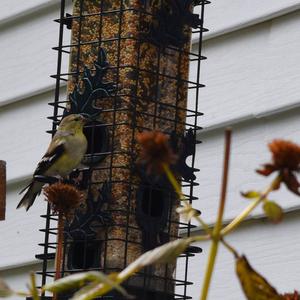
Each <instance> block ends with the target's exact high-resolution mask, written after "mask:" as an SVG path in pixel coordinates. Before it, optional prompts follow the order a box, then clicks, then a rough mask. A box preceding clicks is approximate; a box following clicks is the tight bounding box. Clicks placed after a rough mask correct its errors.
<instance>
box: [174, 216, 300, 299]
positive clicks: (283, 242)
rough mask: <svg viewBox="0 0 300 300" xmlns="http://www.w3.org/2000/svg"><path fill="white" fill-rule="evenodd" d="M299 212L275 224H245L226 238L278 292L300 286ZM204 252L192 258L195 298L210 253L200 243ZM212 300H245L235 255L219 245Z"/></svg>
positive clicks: (179, 270)
mask: <svg viewBox="0 0 300 300" xmlns="http://www.w3.org/2000/svg"><path fill="white" fill-rule="evenodd" d="M299 217H300V213H299V212H297V213H294V214H290V215H288V216H286V218H285V220H284V222H283V223H281V224H279V225H273V224H270V223H269V222H266V221H265V220H256V221H252V222H249V223H247V224H245V226H242V227H241V228H240V229H239V230H238V231H236V232H234V233H233V234H232V235H230V236H229V237H228V238H227V239H226V240H227V241H228V242H229V243H230V244H231V245H232V246H233V247H235V248H236V249H237V250H238V252H239V253H240V254H245V255H246V256H247V258H248V259H249V261H250V263H251V264H252V266H253V268H255V269H256V270H257V271H258V272H259V273H261V274H262V275H263V276H265V277H266V278H267V279H268V281H269V282H270V283H271V284H272V285H273V286H274V287H276V288H277V289H278V291H279V292H281V293H283V292H293V291H294V289H298V290H299V289H300V285H299V273H300V239H299ZM198 246H200V247H202V249H203V253H202V254H201V255H197V256H196V257H195V258H192V259H190V264H189V276H188V279H189V280H191V281H193V282H194V285H193V286H191V287H189V289H188V294H189V295H193V299H194V300H198V299H199V298H200V296H199V295H200V288H201V285H202V280H203V276H204V275H203V274H204V270H205V266H206V261H207V257H208V253H209V244H208V243H201V244H198ZM182 262H183V261H182ZM182 262H181V263H180V261H179V264H178V268H177V274H178V276H179V278H183V276H184V274H182V271H181V270H183V268H181V267H180V265H182ZM208 299H209V300H243V299H245V296H243V294H242V291H241V288H240V284H239V282H238V280H237V277H236V275H235V268H234V259H233V256H232V254H230V253H229V252H228V250H226V249H224V248H223V246H221V247H220V251H219V255H218V257H217V262H216V268H215V271H214V275H213V280H212V283H211V288H210V292H209V297H208Z"/></svg>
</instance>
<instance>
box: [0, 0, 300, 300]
mask: <svg viewBox="0 0 300 300" xmlns="http://www.w3.org/2000/svg"><path fill="white" fill-rule="evenodd" d="M51 1H52V0H51ZM51 1H47V0H38V1H37V0H26V1H23V2H22V3H21V4H20V3H19V2H20V1H19V0H1V3H0V8H1V9H0V44H1V54H0V63H1V69H0V82H1V95H0V128H2V129H4V130H2V131H0V140H1V147H0V159H4V160H6V161H7V167H8V180H9V185H8V209H7V220H6V221H5V222H1V226H0V236H1V237H4V238H3V239H2V242H1V246H0V257H1V261H0V270H5V269H10V268H15V267H16V266H22V265H27V264H32V263H33V262H34V261H35V259H34V255H35V254H37V253H40V251H41V249H40V247H38V246H37V244H38V243H40V242H42V241H43V234H42V233H40V232H38V229H39V228H41V227H43V226H44V223H43V220H42V219H41V218H40V217H39V215H40V214H41V213H43V212H44V210H45V203H44V201H42V197H41V198H40V199H38V200H37V204H35V206H33V207H32V208H31V210H30V211H29V212H28V213H26V214H25V212H24V210H18V211H16V210H15V207H16V205H17V203H18V201H19V199H20V196H19V195H18V191H19V190H20V188H21V187H22V186H24V184H25V181H26V180H25V181H24V178H25V179H26V178H27V179H28V178H29V177H30V176H31V174H32V171H33V169H34V167H35V165H36V163H37V161H38V160H39V159H40V157H41V155H42V154H43V153H44V151H45V148H46V147H47V145H48V143H49V140H50V135H48V134H46V133H45V131H46V130H48V129H49V128H50V126H51V121H50V120H47V119H46V117H47V116H49V115H51V114H52V108H51V107H50V106H48V105H47V102H50V101H53V96H54V93H53V88H54V83H55V81H54V80H53V79H51V78H49V75H50V74H53V73H55V71H56V53H55V51H53V50H51V47H53V46H56V45H57V41H58V24H56V23H53V22H52V19H55V18H57V17H58V13H59V12H58V6H59V5H57V4H58V3H59V1H56V0H55V1H54V0H53V2H51ZM50 2H51V3H50ZM69 3H70V4H71V1H69ZM299 6H300V0H297V1H296V0H272V1H270V0H251V1H250V0H247V1H245V0H231V1H230V6H229V5H228V0H215V1H213V2H212V4H211V5H210V6H207V15H206V26H207V27H208V28H210V29H211V31H210V32H209V33H208V34H207V35H206V38H205V39H206V40H205V42H204V49H203V54H204V55H206V56H208V58H209V59H208V60H207V61H204V62H203V64H202V69H201V82H203V83H204V84H206V85H207V87H206V88H205V89H202V90H201V97H200V106H199V109H200V110H201V111H203V112H204V113H205V116H204V117H202V118H200V119H199V124H200V125H203V126H204V127H205V128H206V129H205V131H204V132H203V133H202V134H200V138H201V139H202V140H203V142H204V143H203V144H201V145H198V146H197V153H198V156H197V163H196V164H197V167H199V168H200V169H201V172H200V173H198V182H199V184H200V185H199V187H197V189H196V191H195V192H196V194H197V196H198V197H199V198H200V199H199V200H198V202H195V207H197V208H198V209H200V210H201V211H202V212H203V218H204V219H206V220H207V221H208V222H209V223H213V222H214V218H215V212H216V207H217V203H218V198H219V190H220V174H221V166H222V153H223V132H222V131H223V128H224V126H226V125H228V124H234V135H233V151H232V161H231V173H230V183H229V192H228V204H227V207H226V212H225V219H226V220H227V221H229V220H230V219H232V218H233V217H234V215H236V214H237V213H238V212H239V211H240V210H241V209H243V207H245V205H247V203H248V202H247V201H246V200H242V199H241V198H240V196H239V191H240V190H248V189H250V188H257V189H259V188H263V187H264V186H265V185H266V184H267V182H268V181H269V179H264V178H262V177H259V176H258V175H256V174H255V173H254V169H255V168H257V167H258V166H259V164H261V163H264V162H266V161H268V160H269V157H270V156H269V154H268V152H267V151H266V143H267V142H268V141H270V140H271V139H272V138H274V137H284V138H288V139H293V140H295V141H296V142H300V126H299V125H300V124H299V122H300V121H299V117H298V116H299V112H300V109H299V108H297V107H298V103H299V98H300V80H299V78H300V77H299V76H300V64H299V61H300V59H299V58H300V52H299V51H298V49H299V46H300V26H299V25H300V21H299V20H300V18H299V16H300V12H299V11H297V9H299ZM39 8H42V10H41V11H39V10H38V9H39ZM35 10H36V13H34V11H35ZM68 12H69V13H71V10H70V9H69V10H68ZM287 13H289V14H287ZM26 14H28V16H27V17H26ZM274 16H281V17H277V18H274ZM262 21H265V22H263V23H262ZM253 24H257V25H255V26H251V27H249V25H253ZM242 28H244V29H242ZM229 32H230V33H229ZM225 33H227V34H225ZM68 38H69V33H68V34H67V35H66V37H65V41H68ZM194 47H196V46H195V45H194ZM67 65H68V61H67V57H66V59H64V62H63V70H67ZM193 68H195V66H193V65H192V66H191V69H192V72H193ZM33 95H35V96H33ZM193 96H194V95H193V94H190V100H189V101H190V103H191V105H192V103H193V102H194V100H193V99H194V98H193ZM16 101H18V102H17V103H14V104H13V102H16ZM4 105H5V106H4ZM1 106H2V107H1ZM265 116H268V117H265ZM272 199H278V200H282V201H281V203H282V204H283V206H284V208H285V209H286V210H294V209H298V208H299V204H300V201H299V200H298V199H297V198H296V197H294V196H293V195H291V194H290V193H288V192H287V191H286V190H285V189H283V190H282V191H280V192H277V193H276V194H275V193H274V195H273V197H272ZM261 213H262V212H261V210H257V211H256V212H255V213H254V214H253V216H254V217H260V216H261ZM294 214H295V215H296V214H298V212H297V211H296V212H294V213H293V214H290V215H289V217H288V218H287V220H286V221H285V223H284V224H283V225H279V226H278V227H274V228H273V226H271V225H268V224H266V223H264V222H262V221H258V220H255V221H251V223H247V224H244V226H243V228H242V229H241V230H239V231H238V232H236V233H235V234H234V235H233V236H232V237H231V238H230V240H231V241H232V243H233V245H235V246H237V248H238V249H241V250H242V251H243V252H246V253H247V254H248V255H249V257H250V258H252V260H253V264H254V265H255V266H256V267H257V268H258V269H259V270H260V271H261V272H263V273H264V274H265V275H267V276H268V278H269V279H270V281H271V282H272V283H273V284H274V285H276V286H277V287H279V289H280V290H282V291H283V290H292V289H293V287H297V284H298V283H297V280H298V279H297V276H295V275H294V274H298V273H299V272H298V273H297V270H295V273H293V269H295V268H296V266H297V264H299V260H300V257H299V255H298V254H297V253H300V251H299V250H300V248H299V247H300V246H299V242H298V241H297V237H296V233H295V234H294V232H297V228H298V227H299V224H298V223H297V218H296V217H295V216H294ZM298 217H299V216H298ZM261 223H262V224H261ZM259 225H262V227H260V226H259ZM286 232H289V234H285V233H286ZM281 236H282V237H283V240H282V241H281V240H280V237H281ZM3 241H5V243H4V242H3ZM291 244H292V245H293V247H290V245H291ZM289 248H291V249H289ZM204 249H205V253H206V254H204V255H199V256H197V258H196V259H194V260H193V263H192V265H191V268H190V269H189V270H190V273H191V279H192V280H194V281H195V282H196V284H195V285H194V286H193V287H192V289H191V291H190V292H191V294H192V295H193V296H194V298H193V299H198V294H199V292H198V291H199V288H200V281H201V280H200V279H201V278H202V277H203V267H204V265H205V259H206V255H207V245H204ZM283 253H285V254H284V255H285V256H284V260H283V259H282V257H283ZM33 266H34V265H33ZM198 266H200V269H199V268H198ZM30 268H31V267H28V268H27V267H26V268H21V267H19V268H17V269H12V270H9V271H7V270H6V271H2V272H0V277H1V276H6V277H7V278H8V279H9V282H11V283H12V284H13V285H16V286H17V287H20V288H21V287H22V286H25V281H26V279H25V278H26V275H25V274H26V273H28V271H29V269H30ZM288 268H290V269H288ZM178 273H180V268H179V269H178ZM213 284H214V286H215V288H214V289H213V290H212V293H211V295H210V299H224V300H227V299H228V300H241V299H243V296H242V295H241V292H240V289H239V287H238V284H237V282H236V279H235V277H234V273H233V265H232V258H231V256H230V255H227V254H222V255H221V256H220V258H219V259H218V265H217V270H216V276H215V279H214V283H213ZM298 288H299V287H298Z"/></svg>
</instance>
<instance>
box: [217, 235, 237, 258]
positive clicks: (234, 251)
mask: <svg viewBox="0 0 300 300" xmlns="http://www.w3.org/2000/svg"><path fill="white" fill-rule="evenodd" d="M221 243H222V244H223V245H224V246H225V247H226V248H227V250H229V252H231V253H232V254H233V255H234V257H235V258H238V257H239V254H238V252H237V251H236V250H235V249H234V248H233V247H232V246H231V245H229V243H227V242H226V241H225V240H224V239H223V238H222V239H221Z"/></svg>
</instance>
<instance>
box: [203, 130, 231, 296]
mask: <svg viewBox="0 0 300 300" xmlns="http://www.w3.org/2000/svg"><path fill="white" fill-rule="evenodd" d="M230 145H231V130H230V129H227V130H226V131H225V153H224V166H223V180H222V187H221V198H220V206H219V210H218V216H217V220H216V224H215V227H214V230H213V236H212V243H211V247H210V253H209V259H208V263H207V267H206V273H205V277H204V281H203V287H202V294H201V298H200V299H201V300H206V298H207V295H208V290H209V286H210V282H211V277H212V273H213V269H214V265H215V261H216V256H217V252H218V247H219V241H220V236H221V235H220V232H221V229H222V220H223V214H224V208H225V202H226V192H227V183H228V171H229V158H230Z"/></svg>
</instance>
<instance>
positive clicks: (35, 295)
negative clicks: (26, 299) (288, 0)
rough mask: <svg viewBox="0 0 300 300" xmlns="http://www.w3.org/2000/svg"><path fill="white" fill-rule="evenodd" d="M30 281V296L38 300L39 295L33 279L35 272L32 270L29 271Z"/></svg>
mask: <svg viewBox="0 0 300 300" xmlns="http://www.w3.org/2000/svg"><path fill="white" fill-rule="evenodd" d="M30 281H31V287H30V290H31V296H32V299H33V300H40V296H39V293H38V290H37V288H36V281H35V274H34V273H33V272H32V273H30Z"/></svg>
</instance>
